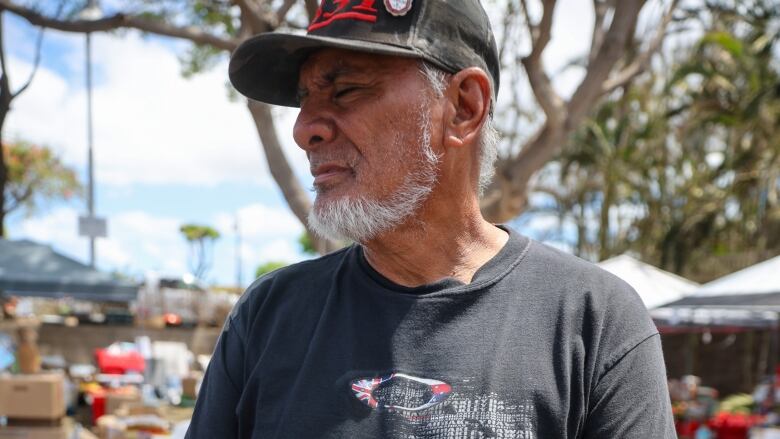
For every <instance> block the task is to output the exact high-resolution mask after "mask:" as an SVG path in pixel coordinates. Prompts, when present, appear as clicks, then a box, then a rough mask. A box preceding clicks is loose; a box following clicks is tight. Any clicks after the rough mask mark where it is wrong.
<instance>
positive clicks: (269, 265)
mask: <svg viewBox="0 0 780 439" xmlns="http://www.w3.org/2000/svg"><path fill="white" fill-rule="evenodd" d="M287 265H288V264H287V263H286V262H280V261H270V262H266V263H265V264H262V265H260V266H258V267H257V270H255V277H260V276H263V275H264V274H267V273H270V272H272V271H275V270H278V269H280V268H282V267H286V266H287Z"/></svg>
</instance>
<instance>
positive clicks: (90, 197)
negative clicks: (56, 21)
mask: <svg viewBox="0 0 780 439" xmlns="http://www.w3.org/2000/svg"><path fill="white" fill-rule="evenodd" d="M92 142H93V138H92V44H91V38H90V33H89V32H87V188H88V189H87V191H88V192H87V209H88V213H89V218H94V216H95V202H94V196H95V192H94V191H95V186H94V180H93V174H92ZM89 266H90V267H92V268H95V237H94V236H90V237H89Z"/></svg>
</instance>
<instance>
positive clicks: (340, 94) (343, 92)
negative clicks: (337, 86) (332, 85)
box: [334, 87, 359, 99]
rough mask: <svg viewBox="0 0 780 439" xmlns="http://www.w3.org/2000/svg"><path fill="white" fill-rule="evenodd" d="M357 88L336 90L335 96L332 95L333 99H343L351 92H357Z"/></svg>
mask: <svg viewBox="0 0 780 439" xmlns="http://www.w3.org/2000/svg"><path fill="white" fill-rule="evenodd" d="M358 88H359V87H347V88H343V89H341V90H337V91H336V94H335V95H334V97H335V98H336V99H338V98H342V97H344V96H346V95H348V94H350V93H352V92H353V91H357V90H358Z"/></svg>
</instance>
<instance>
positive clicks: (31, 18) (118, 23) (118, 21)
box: [0, 0, 239, 52]
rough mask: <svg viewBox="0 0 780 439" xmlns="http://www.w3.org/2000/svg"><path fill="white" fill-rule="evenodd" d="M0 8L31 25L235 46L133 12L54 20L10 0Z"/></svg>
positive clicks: (4, 0)
mask: <svg viewBox="0 0 780 439" xmlns="http://www.w3.org/2000/svg"><path fill="white" fill-rule="evenodd" d="M0 10H7V11H9V12H11V13H13V14H16V15H18V16H20V17H22V18H24V19H25V20H27V21H28V22H29V23H30V24H32V25H34V26H40V27H44V28H50V29H57V30H61V31H64V32H78V33H87V32H101V31H109V30H115V29H119V28H132V29H138V30H141V31H145V32H151V33H154V34H158V35H165V36H169V37H175V38H182V39H185V40H190V41H192V42H193V43H196V44H207V45H211V46H213V47H216V48H218V49H222V50H225V51H229V52H230V51H233V50H234V49H235V48H236V47H238V43H239V42H238V41H237V40H235V39H232V38H222V37H219V36H216V35H213V34H210V33H208V32H204V31H203V30H201V29H200V28H198V27H195V26H186V27H179V26H173V25H171V24H168V23H163V22H161V21H156V20H150V19H148V18H144V17H140V16H136V15H126V14H115V15H112V16H110V17H106V18H102V19H100V20H58V19H54V18H49V17H45V16H43V15H41V14H39V13H38V12H37V11H35V10H33V9H30V8H27V7H24V6H20V5H17V4H15V3H14V2H12V1H10V0H0Z"/></svg>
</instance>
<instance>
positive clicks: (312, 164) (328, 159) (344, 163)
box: [309, 154, 356, 173]
mask: <svg viewBox="0 0 780 439" xmlns="http://www.w3.org/2000/svg"><path fill="white" fill-rule="evenodd" d="M324 164H329V165H336V166H340V167H343V168H349V169H351V170H352V169H355V165H356V160H355V159H354V158H353V157H344V156H343V155H340V154H339V155H337V154H325V155H316V156H314V155H311V156H309V171H310V172H311V173H314V170H315V169H317V168H318V167H320V166H321V165H324Z"/></svg>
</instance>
